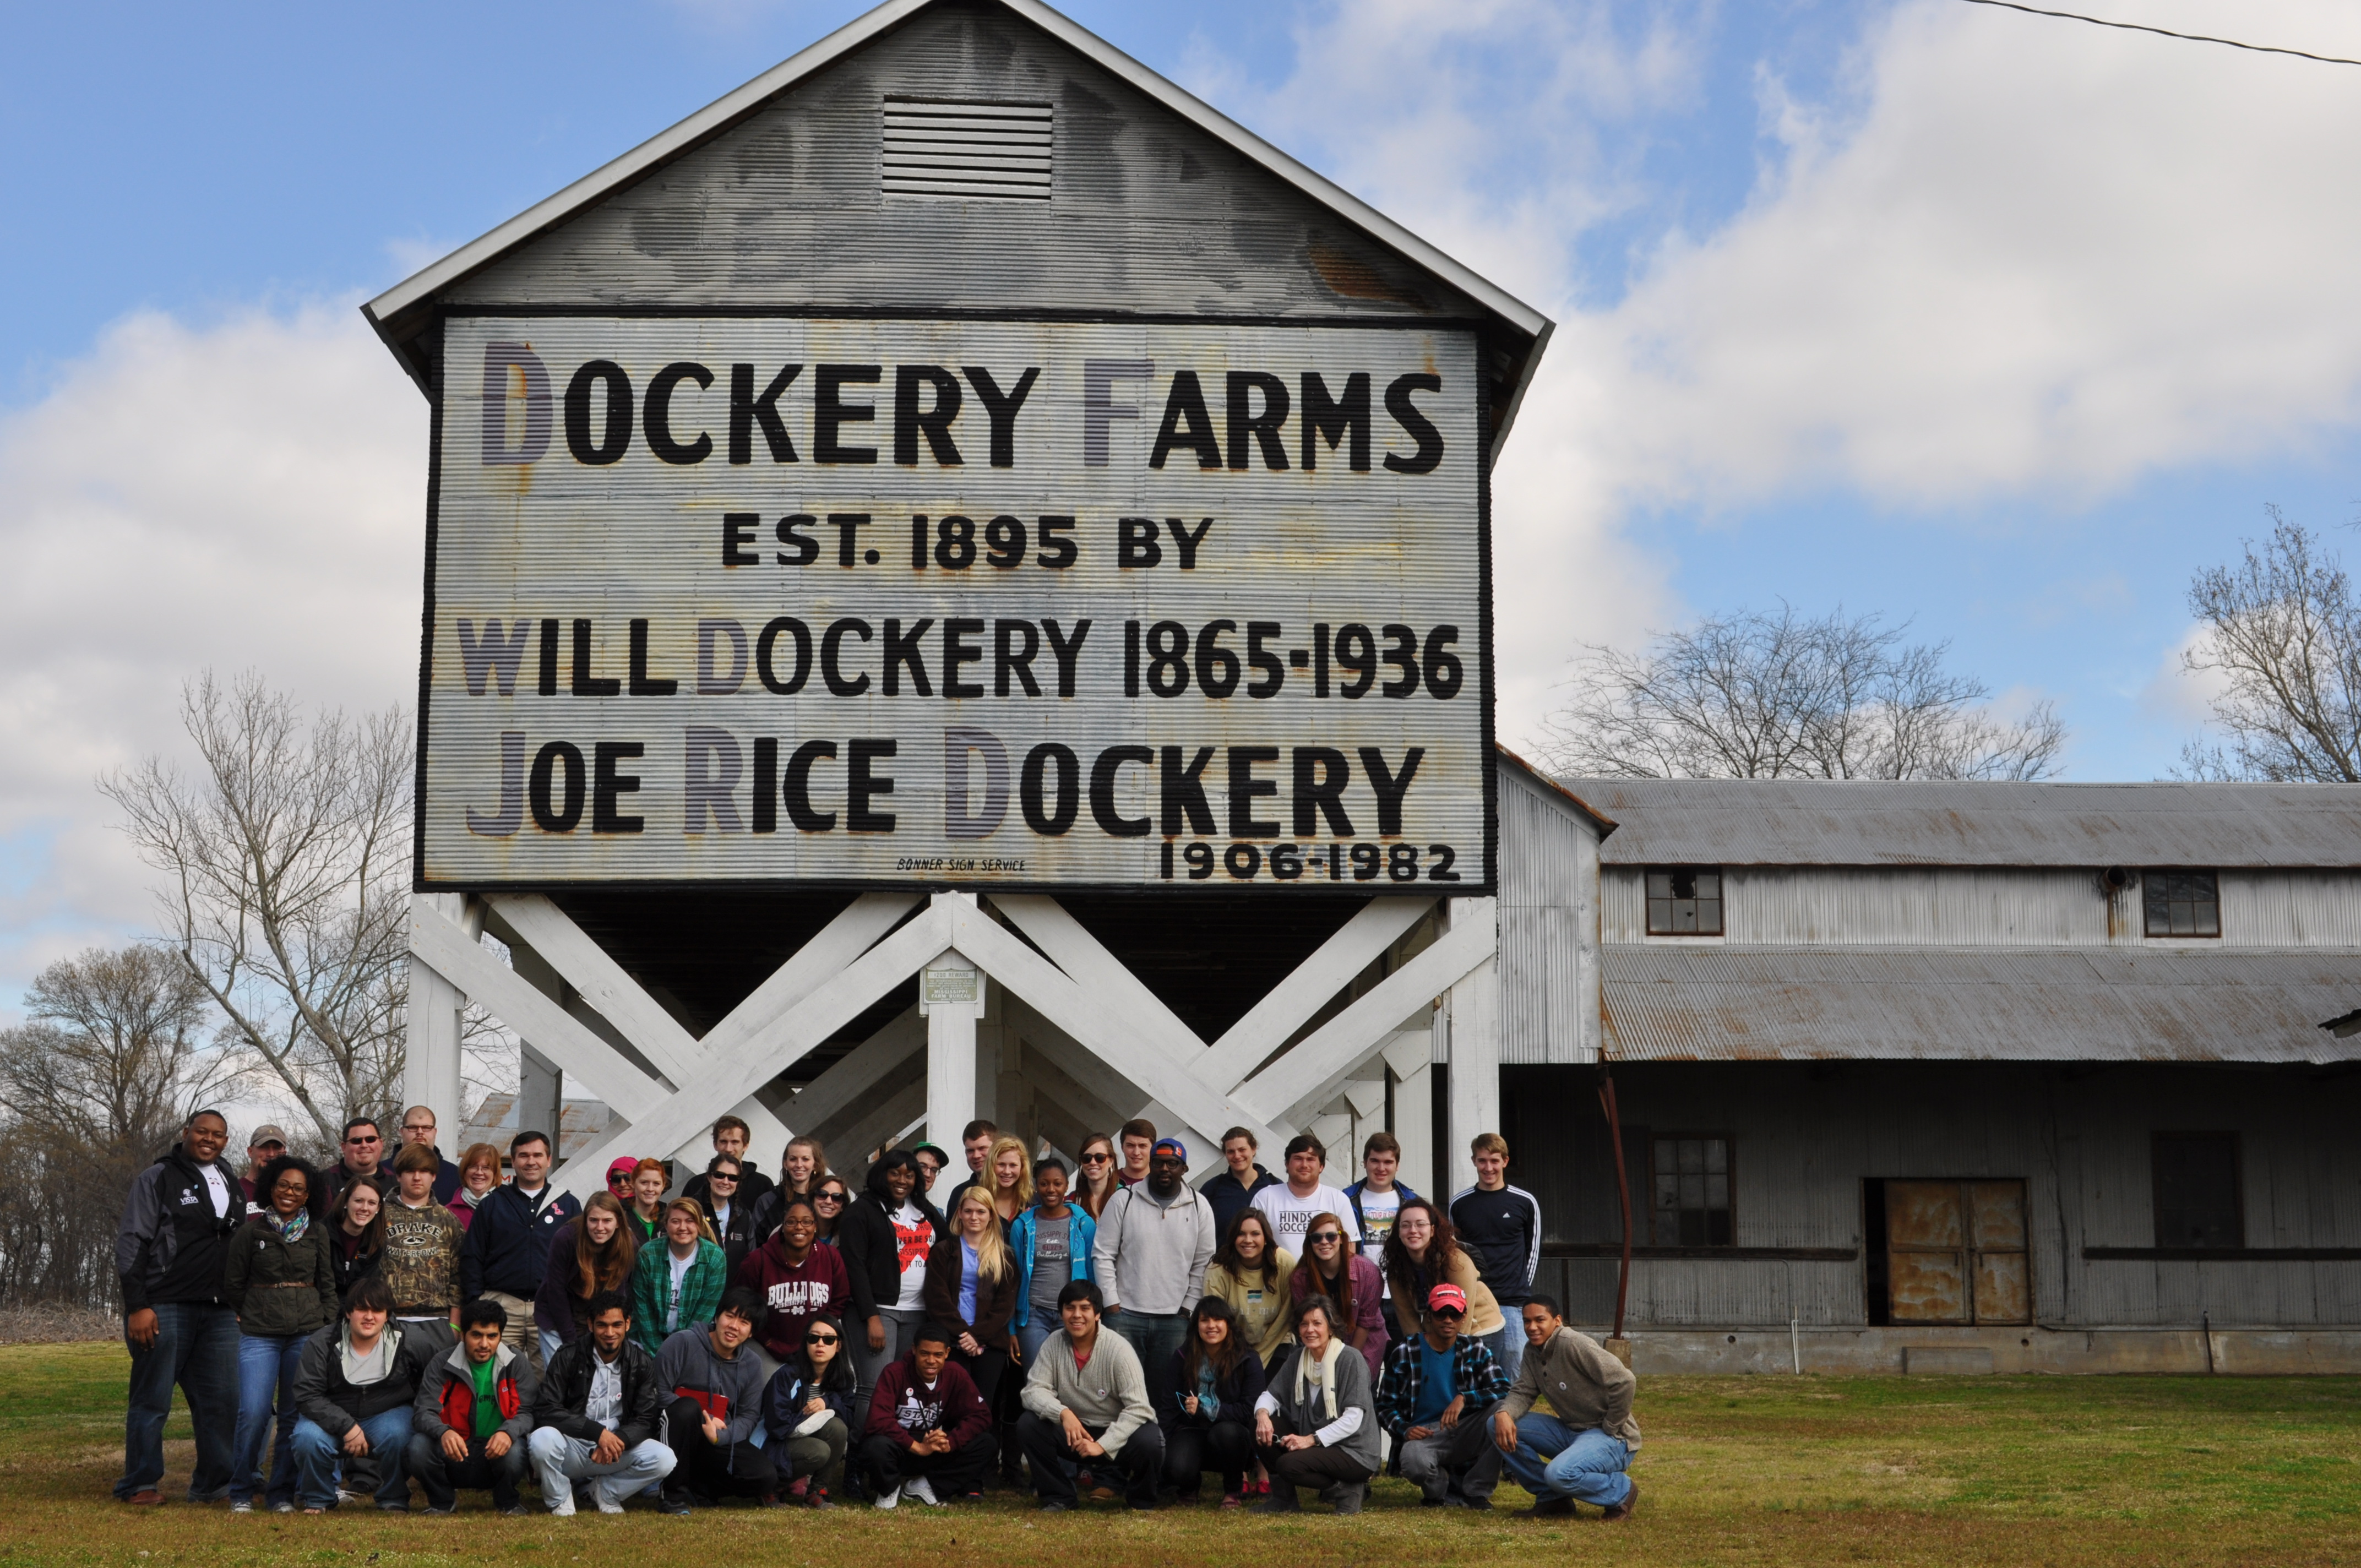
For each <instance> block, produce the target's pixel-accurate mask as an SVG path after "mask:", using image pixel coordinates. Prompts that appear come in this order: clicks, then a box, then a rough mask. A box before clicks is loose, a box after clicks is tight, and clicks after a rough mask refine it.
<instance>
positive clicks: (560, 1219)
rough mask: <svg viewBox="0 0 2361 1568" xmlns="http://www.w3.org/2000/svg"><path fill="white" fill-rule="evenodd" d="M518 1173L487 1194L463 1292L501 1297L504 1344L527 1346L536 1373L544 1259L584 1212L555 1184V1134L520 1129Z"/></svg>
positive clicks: (471, 1239)
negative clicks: (536, 1311) (536, 1315)
mask: <svg viewBox="0 0 2361 1568" xmlns="http://www.w3.org/2000/svg"><path fill="white" fill-rule="evenodd" d="M509 1168H510V1169H511V1171H512V1172H514V1177H513V1179H511V1180H510V1181H508V1182H506V1183H504V1184H503V1185H501V1186H499V1187H495V1188H493V1189H492V1190H490V1191H489V1192H487V1193H485V1194H484V1201H482V1202H480V1203H478V1204H477V1205H476V1217H475V1219H473V1220H472V1221H470V1222H468V1225H467V1240H465V1241H464V1242H462V1243H460V1245H459V1299H461V1300H463V1301H473V1300H476V1299H478V1298H480V1299H485V1300H490V1301H498V1302H499V1303H500V1308H501V1310H503V1311H505V1312H507V1313H508V1329H507V1331H506V1332H505V1333H504V1334H503V1336H502V1338H501V1343H504V1344H506V1345H507V1346H508V1347H509V1348H510V1349H511V1350H514V1351H519V1352H522V1354H524V1356H525V1358H526V1359H527V1360H529V1361H531V1362H532V1363H533V1371H535V1372H536V1373H545V1372H546V1371H547V1370H548V1368H547V1367H545V1366H544V1365H542V1359H541V1336H540V1335H539V1334H537V1333H535V1332H533V1297H534V1296H536V1295H538V1294H539V1293H540V1290H541V1266H542V1265H543V1264H544V1263H546V1262H548V1261H549V1245H550V1240H551V1238H552V1237H554V1236H555V1235H556V1234H557V1227H558V1226H560V1225H562V1224H564V1223H566V1221H568V1220H570V1219H572V1218H573V1217H574V1216H575V1215H577V1214H578V1213H580V1212H582V1205H581V1204H580V1203H579V1202H578V1201H576V1200H575V1197H574V1195H573V1194H572V1193H570V1192H560V1191H558V1190H556V1189H555V1188H554V1187H552V1186H550V1185H549V1135H548V1134H546V1133H519V1134H518V1135H516V1136H515V1137H513V1138H511V1139H510V1140H509Z"/></svg>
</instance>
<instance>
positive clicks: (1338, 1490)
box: [1320, 1481, 1368, 1514]
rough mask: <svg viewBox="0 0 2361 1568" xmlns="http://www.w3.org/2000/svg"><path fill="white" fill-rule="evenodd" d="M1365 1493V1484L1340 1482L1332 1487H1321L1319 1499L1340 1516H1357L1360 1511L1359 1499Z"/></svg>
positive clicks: (1366, 1488) (1366, 1489)
mask: <svg viewBox="0 0 2361 1568" xmlns="http://www.w3.org/2000/svg"><path fill="white" fill-rule="evenodd" d="M1367 1491H1368V1486H1367V1483H1366V1482H1361V1481H1340V1482H1338V1483H1336V1485H1334V1486H1323V1487H1322V1488H1321V1490H1320V1497H1321V1500H1322V1501H1323V1502H1325V1503H1327V1504H1328V1505H1329V1506H1331V1507H1332V1508H1334V1509H1335V1510H1336V1511H1337V1512H1338V1513H1340V1514H1357V1513H1359V1512H1360V1511H1361V1498H1362V1497H1364V1496H1365V1495H1367Z"/></svg>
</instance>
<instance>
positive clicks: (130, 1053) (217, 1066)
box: [0, 947, 237, 1161]
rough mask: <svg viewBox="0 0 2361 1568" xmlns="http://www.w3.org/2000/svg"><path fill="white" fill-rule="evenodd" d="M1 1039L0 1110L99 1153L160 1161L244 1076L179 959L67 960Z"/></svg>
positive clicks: (48, 974) (43, 981) (92, 955)
mask: <svg viewBox="0 0 2361 1568" xmlns="http://www.w3.org/2000/svg"><path fill="white" fill-rule="evenodd" d="M25 1011H26V1014H27V1016H28V1018H29V1020H30V1021H29V1022H28V1023H27V1024H25V1025H23V1026H22V1027H19V1028H15V1029H7V1030H0V1108H5V1110H6V1111H7V1112H8V1113H10V1114H11V1115H13V1116H15V1117H16V1118H17V1119H18V1120H20V1121H22V1122H26V1123H28V1124H32V1125H34V1126H37V1127H42V1128H47V1129H50V1130H52V1131H54V1132H57V1133H59V1134H60V1135H64V1136H66V1137H69V1138H71V1139H72V1140H74V1141H75V1142H77V1143H79V1144H81V1145H82V1146H83V1147H85V1148H88V1149H91V1150H93V1151H95V1152H101V1153H114V1152H118V1151H120V1152H125V1153H126V1155H127V1156H128V1157H135V1158H138V1159H140V1160H142V1161H145V1160H148V1159H152V1158H153V1157H155V1156H156V1155H158V1154H159V1153H160V1152H162V1150H163V1147H164V1146H165V1145H166V1144H168V1143H169V1142H170V1141H171V1136H172V1134H173V1133H174V1131H175V1130H176V1129H178V1128H179V1127H180V1126H181V1124H182V1123H184V1122H186V1121H187V1120H188V1117H189V1113H191V1112H192V1111H195V1110H197V1109H199V1108H200V1107H201V1106H202V1105H203V1103H204V1102H206V1101H208V1100H211V1099H213V1098H214V1097H216V1096H218V1095H219V1094H221V1093H222V1092H223V1091H225V1090H227V1089H229V1088H231V1087H232V1086H233V1085H234V1083H235V1081H236V1077H237V1074H236V1069H235V1067H234V1065H233V1064H232V1063H230V1062H229V1061H228V1060H227V1058H226V1057H225V1054H224V1053H223V1052H220V1051H217V1050H208V1049H206V1048H205V1045H204V1042H203V1039H202V1035H203V1029H204V1025H205V1022H206V1015H207V1014H209V1013H211V1012H212V1007H211V1004H210V1002H209V999H208V998H207V996H206V994H205V989H204V986H203V983H202V982H201V981H199V980H198V979H197V977H196V976H195V975H193V974H192V973H190V972H189V970H188V969H187V967H186V966H185V965H183V964H182V963H181V960H180V958H179V957H178V955H176V954H173V953H170V952H167V951H164V950H161V949H159V948H150V947H133V948H124V949H122V950H121V951H119V952H112V953H110V952H106V951H104V950H102V949H100V948H91V949H90V950H88V951H87V952H84V953H83V954H82V956H81V957H80V958H73V959H59V960H58V961H57V962H56V963H53V964H51V965H49V968H47V969H45V970H42V971H41V972H40V973H39V974H38V976H36V977H35V978H34V981H33V987H32V990H31V991H29V992H27V993H26V996H25Z"/></svg>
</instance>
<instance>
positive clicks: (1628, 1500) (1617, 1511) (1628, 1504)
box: [1606, 1476, 1640, 1520]
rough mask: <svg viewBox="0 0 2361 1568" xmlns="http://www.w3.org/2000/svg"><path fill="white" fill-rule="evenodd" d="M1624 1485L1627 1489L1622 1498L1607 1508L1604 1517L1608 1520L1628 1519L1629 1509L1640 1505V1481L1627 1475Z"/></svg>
mask: <svg viewBox="0 0 2361 1568" xmlns="http://www.w3.org/2000/svg"><path fill="white" fill-rule="evenodd" d="M1625 1486H1627V1488H1628V1490H1626V1491H1625V1492H1624V1494H1623V1500H1622V1501H1621V1502H1620V1503H1618V1504H1616V1505H1615V1506H1614V1507H1613V1508H1609V1509H1608V1510H1607V1513H1606V1518H1607V1519H1610V1520H1612V1519H1630V1518H1631V1510H1632V1509H1633V1508H1638V1507H1639V1506H1640V1483H1638V1482H1637V1481H1633V1480H1631V1478H1630V1477H1628V1476H1627V1477H1625Z"/></svg>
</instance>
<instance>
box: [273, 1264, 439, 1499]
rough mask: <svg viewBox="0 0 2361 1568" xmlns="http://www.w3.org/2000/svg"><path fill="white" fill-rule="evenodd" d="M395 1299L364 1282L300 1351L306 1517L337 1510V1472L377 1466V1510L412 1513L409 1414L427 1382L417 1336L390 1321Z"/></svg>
mask: <svg viewBox="0 0 2361 1568" xmlns="http://www.w3.org/2000/svg"><path fill="white" fill-rule="evenodd" d="M392 1317H393V1292H392V1291H391V1290H390V1289H388V1288H386V1283H385V1281H384V1280H382V1279H379V1277H377V1276H376V1275H374V1274H369V1275H364V1276H362V1277H361V1278H360V1279H359V1280H358V1281H357V1282H356V1283H355V1284H354V1286H353V1288H351V1289H350V1290H347V1291H346V1292H345V1317H344V1321H342V1322H337V1323H330V1324H329V1325H328V1326H327V1327H326V1328H324V1329H322V1330H321V1331H320V1332H318V1333H315V1334H313V1336H312V1337H311V1338H310V1339H309V1340H306V1341H305V1342H304V1343H303V1359H302V1362H301V1364H299V1365H297V1367H296V1369H295V1409H296V1410H297V1411H298V1412H299V1414H298V1416H297V1419H296V1421H295V1441H294V1450H295V1500H296V1501H297V1502H299V1503H301V1504H302V1507H303V1511H304V1512H305V1513H307V1514H316V1513H322V1512H324V1511H326V1510H327V1509H329V1508H335V1506H336V1502H337V1489H336V1465H337V1464H338V1461H339V1459H340V1457H341V1458H342V1459H344V1460H359V1459H361V1458H363V1457H367V1458H368V1459H369V1460H371V1461H373V1462H375V1464H376V1465H377V1475H378V1486H377V1506H378V1507H379V1508H382V1509H384V1510H385V1511H386V1512H387V1513H393V1514H405V1513H408V1512H409V1511H410V1473H409V1471H408V1470H407V1469H406V1468H404V1465H403V1461H404V1459H405V1458H406V1457H407V1456H408V1453H409V1449H410V1416H411V1406H412V1403H413V1402H414V1401H415V1400H416V1399H417V1398H418V1385H419V1383H420V1382H421V1381H422V1380H423V1377H424V1376H425V1371H426V1367H425V1354H426V1351H427V1350H430V1349H432V1348H434V1347H422V1346H421V1344H420V1343H419V1338H420V1336H418V1335H416V1334H405V1333H404V1332H402V1330H401V1325H400V1324H398V1323H395V1322H393V1321H391V1319H392Z"/></svg>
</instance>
